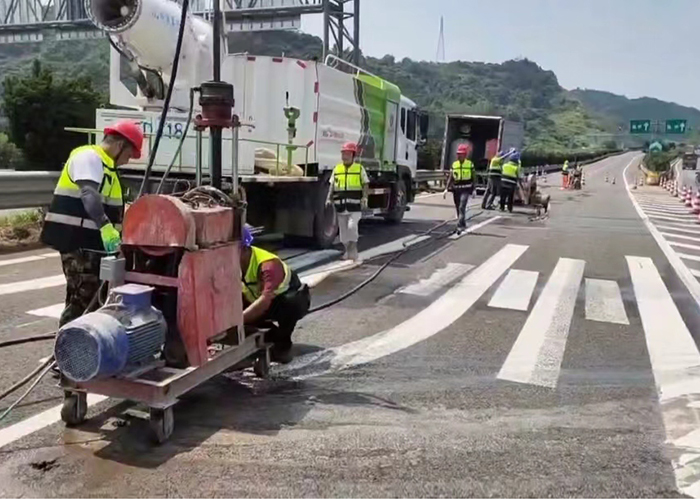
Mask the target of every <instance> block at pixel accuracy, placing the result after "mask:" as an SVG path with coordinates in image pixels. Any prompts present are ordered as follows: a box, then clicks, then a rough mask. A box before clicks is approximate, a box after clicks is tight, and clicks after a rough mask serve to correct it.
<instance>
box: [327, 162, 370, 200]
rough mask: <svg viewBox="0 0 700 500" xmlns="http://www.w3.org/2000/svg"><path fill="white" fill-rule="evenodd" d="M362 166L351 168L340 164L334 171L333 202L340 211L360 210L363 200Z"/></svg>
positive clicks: (354, 165) (352, 166) (353, 165)
mask: <svg viewBox="0 0 700 500" xmlns="http://www.w3.org/2000/svg"><path fill="white" fill-rule="evenodd" d="M362 170H363V169H362V165H360V164H359V163H353V164H352V165H350V166H349V167H346V166H345V165H344V164H342V163H339V164H338V165H336V166H335V168H334V169H333V201H334V204H335V206H336V209H338V210H346V209H347V210H349V211H357V210H360V204H361V203H360V202H361V200H362Z"/></svg>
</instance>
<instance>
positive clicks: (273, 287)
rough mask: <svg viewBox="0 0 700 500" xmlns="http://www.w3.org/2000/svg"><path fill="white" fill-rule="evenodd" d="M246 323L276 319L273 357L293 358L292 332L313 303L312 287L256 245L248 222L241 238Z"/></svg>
mask: <svg viewBox="0 0 700 500" xmlns="http://www.w3.org/2000/svg"><path fill="white" fill-rule="evenodd" d="M240 255H241V262H240V264H241V273H242V276H243V283H242V290H243V303H244V306H245V309H244V311H243V323H244V324H245V325H247V326H260V325H262V324H263V323H265V322H272V326H271V328H269V329H268V330H267V332H266V333H265V341H266V342H271V343H272V350H271V355H272V360H273V361H277V362H279V363H289V362H290V361H291V360H292V333H293V332H294V328H295V327H296V324H297V322H298V321H299V320H300V319H301V318H303V317H304V316H306V313H307V312H308V311H309V306H310V304H311V297H310V294H309V289H308V287H307V286H306V285H304V284H302V283H301V280H300V279H299V276H298V275H297V273H296V272H295V271H294V270H293V269H290V267H289V266H288V265H287V264H286V263H285V262H284V261H283V260H282V259H280V258H279V257H278V256H277V255H275V254H273V253H271V252H268V251H267V250H263V249H262V248H258V247H255V246H253V233H252V231H251V228H250V226H248V225H247V224H246V225H245V226H244V227H243V234H242V238H241V252H240Z"/></svg>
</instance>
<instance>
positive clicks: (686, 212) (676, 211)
mask: <svg viewBox="0 0 700 500" xmlns="http://www.w3.org/2000/svg"><path fill="white" fill-rule="evenodd" d="M642 208H643V209H644V211H645V212H654V213H658V214H661V215H664V214H666V215H682V216H684V217H691V218H693V219H696V218H697V215H693V214H691V213H690V209H689V208H687V207H682V208H681V207H679V208H658V207H645V206H644V205H642Z"/></svg>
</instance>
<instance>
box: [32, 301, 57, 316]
mask: <svg viewBox="0 0 700 500" xmlns="http://www.w3.org/2000/svg"><path fill="white" fill-rule="evenodd" d="M64 307H65V305H64V304H63V302H61V303H58V304H53V305H50V306H47V307H42V308H40V309H34V310H32V311H27V314H31V315H32V316H41V317H43V318H55V319H58V318H60V317H61V313H62V312H63V309H64Z"/></svg>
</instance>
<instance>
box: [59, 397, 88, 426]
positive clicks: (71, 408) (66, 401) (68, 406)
mask: <svg viewBox="0 0 700 500" xmlns="http://www.w3.org/2000/svg"><path fill="white" fill-rule="evenodd" d="M86 415H87V394H85V393H84V392H68V391H66V392H64V393H63V408H61V420H63V421H64V422H65V423H66V425H69V426H72V425H80V424H82V423H83V422H85V416H86Z"/></svg>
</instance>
